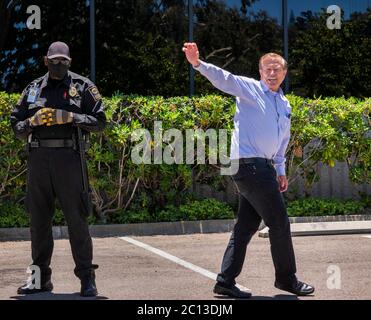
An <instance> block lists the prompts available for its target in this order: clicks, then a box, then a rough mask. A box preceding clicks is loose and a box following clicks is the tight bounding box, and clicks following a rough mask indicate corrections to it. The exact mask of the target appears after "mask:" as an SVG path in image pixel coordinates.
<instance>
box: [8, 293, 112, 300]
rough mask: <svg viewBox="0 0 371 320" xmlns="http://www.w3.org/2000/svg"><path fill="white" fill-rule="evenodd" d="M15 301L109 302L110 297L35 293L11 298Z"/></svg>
mask: <svg viewBox="0 0 371 320" xmlns="http://www.w3.org/2000/svg"><path fill="white" fill-rule="evenodd" d="M10 299H15V300H107V299H109V298H108V297H105V296H99V295H98V296H96V297H81V296H80V294H79V293H78V292H75V293H53V292H42V293H34V294H29V295H19V296H13V297H10Z"/></svg>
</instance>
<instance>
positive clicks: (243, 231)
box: [217, 158, 296, 286]
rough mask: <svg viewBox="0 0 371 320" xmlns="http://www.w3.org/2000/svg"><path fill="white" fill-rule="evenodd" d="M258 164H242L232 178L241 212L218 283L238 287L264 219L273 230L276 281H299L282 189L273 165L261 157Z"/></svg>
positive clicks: (270, 235) (271, 230)
mask: <svg viewBox="0 0 371 320" xmlns="http://www.w3.org/2000/svg"><path fill="white" fill-rule="evenodd" d="M257 160H260V161H257V162H256V163H240V165H239V169H238V172H237V173H236V174H235V175H234V176H233V177H232V178H233V179H234V181H235V182H236V184H237V186H238V189H239V192H240V193H239V209H238V215H237V222H236V224H235V226H234V230H233V232H232V235H231V238H230V240H229V244H228V246H227V249H226V251H225V254H224V257H223V262H222V267H221V273H219V274H218V277H217V281H218V282H221V283H223V284H224V285H227V286H231V285H234V284H235V283H236V282H235V278H236V277H237V276H238V275H239V274H240V272H241V270H242V265H243V263H244V260H245V254H246V247H247V245H248V244H249V242H250V240H251V238H252V236H253V235H254V234H255V233H256V231H257V230H258V228H259V225H260V222H261V220H262V219H263V220H264V223H265V224H266V225H267V226H268V227H269V240H270V244H271V254H272V258H273V263H274V268H275V276H276V281H278V282H280V283H284V284H291V283H293V282H295V281H296V276H295V273H296V264H295V255H294V249H293V245H292V241H291V231H290V222H289V219H288V216H287V212H286V207H285V204H284V200H283V197H282V195H281V193H280V191H279V189H278V182H277V179H276V171H275V169H274V167H273V165H272V164H270V163H269V162H268V161H264V160H265V159H262V158H259V159H257Z"/></svg>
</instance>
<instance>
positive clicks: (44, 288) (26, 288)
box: [17, 280, 53, 294]
mask: <svg viewBox="0 0 371 320" xmlns="http://www.w3.org/2000/svg"><path fill="white" fill-rule="evenodd" d="M52 290H53V283H52V282H51V281H50V280H49V281H47V282H45V283H44V284H42V285H41V287H40V289H36V288H34V285H33V284H32V283H28V282H27V283H26V284H25V285H23V286H22V287H19V288H18V290H17V293H18V294H33V293H40V292H50V291H52Z"/></svg>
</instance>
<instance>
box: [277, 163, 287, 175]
mask: <svg viewBox="0 0 371 320" xmlns="http://www.w3.org/2000/svg"><path fill="white" fill-rule="evenodd" d="M275 168H276V172H277V175H278V176H285V175H286V172H285V165H284V164H278V165H275Z"/></svg>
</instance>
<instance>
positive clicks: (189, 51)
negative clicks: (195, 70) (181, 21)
mask: <svg viewBox="0 0 371 320" xmlns="http://www.w3.org/2000/svg"><path fill="white" fill-rule="evenodd" d="M183 52H184V53H185V55H186V58H187V60H188V62H189V63H190V64H191V65H193V66H194V67H198V66H199V64H200V60H199V58H200V53H199V51H198V48H197V44H196V43H194V42H186V43H184V45H183Z"/></svg>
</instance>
